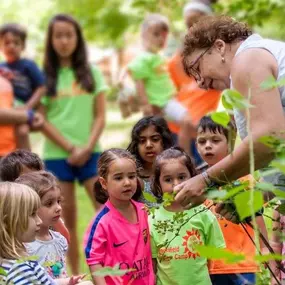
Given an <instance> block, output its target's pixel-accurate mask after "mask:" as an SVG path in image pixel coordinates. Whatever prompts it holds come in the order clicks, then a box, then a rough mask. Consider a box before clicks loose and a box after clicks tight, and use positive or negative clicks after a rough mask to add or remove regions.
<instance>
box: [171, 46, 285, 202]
mask: <svg viewBox="0 0 285 285" xmlns="http://www.w3.org/2000/svg"><path fill="white" fill-rule="evenodd" d="M261 58H262V61H261V60H260V59H261ZM250 63H252V64H250ZM232 70H233V71H232V80H233V85H234V88H235V89H237V90H238V91H239V92H240V93H241V94H242V95H243V96H245V97H248V95H249V87H251V100H250V101H251V104H252V105H254V108H251V109H250V122H249V124H250V129H251V133H252V139H253V149H254V160H255V169H260V168H262V167H264V166H267V165H268V163H269V162H270V161H271V160H272V158H273V153H272V151H271V149H270V148H268V147H266V146H265V145H264V144H262V143H260V142H259V141H258V140H259V138H260V137H262V136H265V135H270V134H272V132H277V133H278V132H280V130H284V129H285V119H284V114H283V110H282V106H281V103H280V93H279V91H278V89H276V88H275V89H271V90H262V89H261V88H260V84H261V83H262V82H263V81H264V80H266V79H267V78H268V77H270V76H272V75H273V76H275V77H276V72H277V66H276V62H275V59H274V58H273V57H272V55H271V54H270V53H268V52H267V51H264V50H259V49H258V50H255V49H251V50H249V51H246V52H244V53H242V54H241V55H240V56H238V58H237V59H236V62H235V63H233V68H232ZM249 80H250V81H249ZM273 113H274V116H273V115H272V114H273ZM249 171H250V167H249V139H248V137H246V138H245V139H244V140H243V141H242V142H241V144H240V145H239V146H238V147H237V148H236V149H235V150H234V151H233V152H232V153H231V154H230V155H228V156H227V157H225V158H224V159H222V160H221V161H219V162H218V163H217V164H215V165H214V166H212V167H210V168H209V169H208V170H207V172H208V175H209V176H210V177H211V179H212V180H214V181H216V182H218V183H219V184H223V183H227V182H229V181H233V180H235V179H238V178H239V177H242V176H244V175H246V174H248V173H249ZM205 187H206V183H205V180H204V178H203V177H202V175H198V176H195V177H194V178H191V179H190V180H188V181H186V182H184V183H182V184H180V185H178V186H176V187H175V189H174V190H175V192H179V193H178V194H177V196H176V198H175V199H176V200H177V201H178V202H180V203H181V204H182V205H183V206H186V205H188V204H189V202H191V203H192V205H193V204H200V203H202V202H203V201H204V199H205V198H204V197H203V193H204V188H205Z"/></svg>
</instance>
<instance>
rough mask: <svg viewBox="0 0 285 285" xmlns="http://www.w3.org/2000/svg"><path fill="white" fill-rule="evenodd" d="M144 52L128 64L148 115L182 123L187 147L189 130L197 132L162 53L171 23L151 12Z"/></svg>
mask: <svg viewBox="0 0 285 285" xmlns="http://www.w3.org/2000/svg"><path fill="white" fill-rule="evenodd" d="M141 30H142V31H141V34H142V40H143V44H144V47H145V51H144V52H143V53H142V54H141V55H139V56H138V57H137V58H135V59H134V60H133V61H132V62H131V63H130V64H129V65H128V69H127V70H128V72H129V73H130V75H131V77H132V78H133V79H134V80H135V81H136V88H137V93H138V97H139V101H140V104H141V108H142V111H143V113H144V115H145V116H148V115H158V114H160V115H161V114H164V115H165V116H166V118H167V119H169V120H170V121H173V122H176V123H178V124H179V125H180V126H181V130H180V132H179V144H180V145H181V146H182V147H184V148H185V149H187V150H188V146H189V137H190V132H194V129H193V127H192V124H191V120H190V118H189V115H188V111H187V109H186V108H185V107H184V106H183V105H181V103H179V102H178V101H177V100H176V99H174V98H173V96H174V95H175V93H176V90H175V87H174V85H173V83H172V81H171V78H170V75H169V74H168V71H167V65H166V61H165V59H164V58H163V57H162V56H161V55H160V54H159V51H161V50H162V49H163V47H164V45H165V43H166V40H167V35H168V32H169V23H168V20H167V18H166V17H164V16H162V15H159V14H152V15H149V16H148V17H147V18H146V19H145V20H144V22H143V24H142V28H141Z"/></svg>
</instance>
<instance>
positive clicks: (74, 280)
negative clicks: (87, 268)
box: [68, 274, 86, 285]
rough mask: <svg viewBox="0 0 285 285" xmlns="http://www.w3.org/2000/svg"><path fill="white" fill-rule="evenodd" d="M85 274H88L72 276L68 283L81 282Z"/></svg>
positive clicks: (71, 284)
mask: <svg viewBox="0 0 285 285" xmlns="http://www.w3.org/2000/svg"><path fill="white" fill-rule="evenodd" d="M85 276H86V274H82V275H78V276H72V277H70V278H69V282H68V285H75V284H78V283H80V282H81V281H82V279H83V278H84V277H85Z"/></svg>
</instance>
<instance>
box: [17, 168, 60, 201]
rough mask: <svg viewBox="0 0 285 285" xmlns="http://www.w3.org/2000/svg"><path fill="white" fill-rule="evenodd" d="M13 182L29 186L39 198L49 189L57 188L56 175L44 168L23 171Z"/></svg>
mask: <svg viewBox="0 0 285 285" xmlns="http://www.w3.org/2000/svg"><path fill="white" fill-rule="evenodd" d="M15 182H17V183H19V184H24V185H27V186H29V187H31V188H32V189H33V190H35V191H36V192H37V194H38V195H39V196H40V198H41V199H42V198H43V196H44V195H45V194H46V193H47V192H48V191H49V190H51V189H54V188H59V185H58V181H57V179H56V177H55V176H54V175H53V174H52V173H50V172H48V171H44V170H42V171H34V172H29V173H25V174H23V175H21V176H20V177H19V178H17V179H16V181H15Z"/></svg>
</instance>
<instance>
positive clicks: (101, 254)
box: [84, 219, 107, 266]
mask: <svg viewBox="0 0 285 285" xmlns="http://www.w3.org/2000/svg"><path fill="white" fill-rule="evenodd" d="M84 247H85V258H86V263H87V264H88V265H89V266H90V265H95V264H102V265H104V260H105V253H106V247H107V235H106V231H105V229H104V227H103V225H102V223H100V222H99V223H97V221H96V219H95V221H94V222H93V223H92V224H91V226H90V227H89V230H88V231H87V233H86V235H85V239H84Z"/></svg>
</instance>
